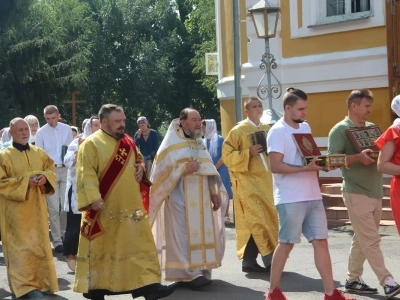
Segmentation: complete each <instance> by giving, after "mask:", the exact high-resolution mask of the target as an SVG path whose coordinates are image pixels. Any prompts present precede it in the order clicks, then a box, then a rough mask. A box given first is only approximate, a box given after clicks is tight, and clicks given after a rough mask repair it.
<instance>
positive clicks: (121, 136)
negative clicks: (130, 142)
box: [115, 132, 125, 139]
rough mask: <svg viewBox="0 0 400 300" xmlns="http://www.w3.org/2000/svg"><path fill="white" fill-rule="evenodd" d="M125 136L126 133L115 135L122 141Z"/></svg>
mask: <svg viewBox="0 0 400 300" xmlns="http://www.w3.org/2000/svg"><path fill="white" fill-rule="evenodd" d="M124 135H125V133H124V132H122V133H120V132H116V133H115V136H116V137H117V139H122V138H123V137H124Z"/></svg>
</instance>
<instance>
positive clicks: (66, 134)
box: [35, 122, 74, 165]
mask: <svg viewBox="0 0 400 300" xmlns="http://www.w3.org/2000/svg"><path fill="white" fill-rule="evenodd" d="M73 139H74V138H73V136H72V130H71V127H70V126H69V125H66V124H63V123H60V122H58V123H57V126H56V127H54V128H53V127H51V126H50V125H49V124H46V125H44V126H43V127H41V128H40V129H39V130H38V132H37V133H36V143H35V146H37V147H40V148H42V149H43V150H44V151H45V152H46V153H47V155H48V156H50V158H51V159H52V160H54V163H55V164H56V165H58V164H62V163H63V159H62V157H61V148H62V146H67V147H68V145H69V144H71V142H72V141H73Z"/></svg>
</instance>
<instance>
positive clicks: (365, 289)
mask: <svg viewBox="0 0 400 300" xmlns="http://www.w3.org/2000/svg"><path fill="white" fill-rule="evenodd" d="M344 287H345V288H346V290H345V292H346V293H354V294H376V293H377V292H378V289H376V288H373V287H370V286H369V285H368V284H366V283H365V282H364V280H363V279H362V278H361V276H359V277H358V281H353V282H348V281H347V280H346V284H345V286H344Z"/></svg>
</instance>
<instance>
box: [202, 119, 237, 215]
mask: <svg viewBox="0 0 400 300" xmlns="http://www.w3.org/2000/svg"><path fill="white" fill-rule="evenodd" d="M202 129H203V134H204V144H205V145H206V146H207V149H208V152H210V155H211V158H212V160H213V163H214V165H215V167H216V168H217V171H218V173H219V175H220V176H221V179H222V183H223V184H224V186H225V189H226V192H227V193H228V199H229V200H232V188H231V180H230V178H229V172H228V168H227V167H226V166H225V164H224V162H223V161H222V159H221V156H222V144H223V143H224V138H223V137H222V136H220V135H219V134H218V133H217V123H216V122H215V120H214V119H205V120H203V121H202ZM229 202H230V201H228V205H227V208H226V212H225V222H231V220H230V217H229Z"/></svg>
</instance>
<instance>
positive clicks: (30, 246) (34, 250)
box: [0, 118, 58, 299]
mask: <svg viewBox="0 0 400 300" xmlns="http://www.w3.org/2000/svg"><path fill="white" fill-rule="evenodd" d="M10 134H11V136H12V138H13V143H12V145H11V146H10V147H8V148H6V149H5V150H3V151H1V152H0V224H1V226H0V228H1V237H2V245H3V253H4V260H5V264H6V266H7V274H8V282H9V285H10V289H11V291H12V293H13V294H15V296H16V297H24V298H28V299H42V298H43V294H42V292H57V291H58V283H57V276H56V270H55V267H54V262H53V254H52V251H51V244H50V238H49V224H48V215H47V203H46V194H52V193H54V187H55V175H54V162H53V160H52V159H51V158H50V157H49V156H48V155H47V154H46V153H45V152H44V151H43V150H42V149H40V148H38V147H35V146H33V145H29V143H28V142H29V136H30V132H29V126H28V123H27V122H26V121H25V120H24V119H22V118H15V119H13V120H12V121H11V123H10Z"/></svg>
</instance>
